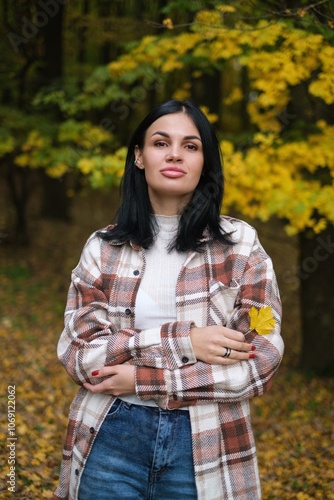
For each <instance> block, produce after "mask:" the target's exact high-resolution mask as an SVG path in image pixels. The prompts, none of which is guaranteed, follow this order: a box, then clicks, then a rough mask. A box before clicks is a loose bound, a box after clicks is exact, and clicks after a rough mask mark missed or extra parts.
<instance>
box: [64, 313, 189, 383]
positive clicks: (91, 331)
mask: <svg viewBox="0 0 334 500" xmlns="http://www.w3.org/2000/svg"><path fill="white" fill-rule="evenodd" d="M97 311H98V313H97ZM191 326H192V323H191V322H190V321H189V322H174V323H167V324H165V325H162V327H158V328H156V329H150V330H138V329H132V328H124V329H120V330H117V328H116V327H115V325H114V324H112V323H110V322H109V321H108V320H107V318H106V314H105V313H104V311H103V307H102V306H100V308H99V309H97V308H96V309H93V308H92V307H89V308H87V311H84V310H83V309H81V310H80V311H75V312H73V311H72V312H71V313H70V314H69V315H68V317H67V320H66V326H65V329H64V331H63V333H62V335H61V337H60V340H59V343H58V356H59V359H60V361H61V363H62V364H63V365H64V367H65V369H66V370H67V372H68V373H69V375H70V376H71V378H73V380H74V381H75V382H76V383H79V384H81V383H82V382H84V381H89V380H90V377H91V372H92V371H94V370H96V369H97V368H101V367H102V366H104V365H106V366H113V365H118V364H122V363H125V362H127V361H129V362H131V363H132V364H134V365H145V366H148V367H157V368H167V369H174V368H178V367H181V366H184V365H185V364H187V363H188V364H189V363H195V362H196V358H195V355H194V353H193V349H192V345H191V341H190V328H191Z"/></svg>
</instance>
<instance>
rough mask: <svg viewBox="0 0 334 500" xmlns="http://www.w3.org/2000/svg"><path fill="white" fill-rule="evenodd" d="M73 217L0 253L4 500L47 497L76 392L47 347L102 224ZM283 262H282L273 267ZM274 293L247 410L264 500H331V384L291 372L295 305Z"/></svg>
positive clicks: (40, 225) (45, 224)
mask: <svg viewBox="0 0 334 500" xmlns="http://www.w3.org/2000/svg"><path fill="white" fill-rule="evenodd" d="M84 205H85V206H86V205H87V204H86V203H84ZM78 210H79V213H80V214H81V218H80V216H79V214H78V216H77V217H76V218H75V220H74V223H72V224H65V223H60V222H50V221H40V220H34V221H33V222H32V227H31V231H32V235H33V241H32V244H31V246H30V247H29V248H25V247H23V248H15V247H13V246H9V245H3V246H2V247H0V253H1V261H0V282H1V287H0V338H1V353H2V373H3V375H2V377H1V378H0V387H1V399H0V404H1V407H0V414H1V420H2V425H1V428H0V442H1V449H0V474H1V478H2V479H1V482H0V497H1V498H3V499H7V498H8V499H10V498H18V499H20V500H25V499H31V500H39V499H44V498H50V496H51V493H52V491H53V490H54V488H55V486H56V483H57V477H58V473H59V465H60V459H61V448H62V443H63V439H64V433H65V429H66V425H67V413H68V407H69V404H70V402H71V399H72V397H73V395H74V393H75V391H76V386H75V384H74V383H73V382H71V381H70V379H69V378H68V377H67V375H66V373H65V371H64V369H63V368H62V367H61V366H60V364H59V362H58V360H57V357H56V344H57V340H58V337H59V334H60V332H61V330H62V324H63V323H62V322H63V309H64V304H65V298H66V293H67V287H68V284H69V275H70V270H71V269H72V267H74V265H75V264H76V262H77V260H78V257H79V253H80V250H81V247H82V245H83V243H84V241H85V239H86V237H87V236H88V235H89V233H90V232H91V230H93V229H96V228H98V227H101V225H103V224H104V223H102V224H101V223H100V220H99V217H97V216H96V214H95V212H94V208H93V209H92V206H91V205H90V208H89V218H88V219H89V224H87V223H86V224H82V223H81V222H82V221H83V220H87V219H85V216H84V217H82V212H81V210H80V209H78ZM96 210H97V209H96ZM78 221H79V222H78ZM80 221H81V222H80ZM105 222H109V221H105ZM271 230H272V231H274V234H275V237H274V238H272V236H273V234H272V233H270V230H269V232H266V231H265V230H264V229H263V227H261V231H262V232H263V236H262V238H261V239H262V241H265V246H267V247H268V246H270V244H271V243H270V242H271V241H272V240H275V247H274V248H272V249H269V253H271V254H272V257H273V259H274V262H275V255H273V253H275V252H276V251H277V264H278V273H277V274H278V278H280V274H281V273H282V272H283V269H281V268H280V267H279V266H280V265H281V264H280V263H281V262H285V264H284V265H285V266H289V265H291V266H292V265H293V262H292V260H291V259H294V258H295V253H294V252H295V249H293V248H292V246H291V245H292V243H291V241H288V242H287V241H286V239H285V238H284V237H283V236H282V239H281V242H280V243H279V241H280V239H279V234H278V233H277V228H276V229H271ZM277 242H278V243H277ZM266 243H267V245H266ZM277 244H279V247H280V248H279V250H278V249H277ZM282 254H283V255H284V254H285V255H286V256H287V258H289V259H290V263H289V262H287V260H284V259H282ZM282 285H283V286H282V288H283V292H282V298H283V303H284V304H285V306H286V307H285V311H286V313H285V322H284V324H283V337H284V339H285V342H286V356H285V360H284V363H283V365H282V367H281V369H280V372H279V374H278V376H277V378H276V380H275V383H274V384H273V387H272V389H271V390H270V391H269V393H268V394H266V395H265V396H263V397H260V398H257V399H255V400H254V401H253V402H252V411H253V427H254V431H255V435H256V439H257V445H258V460H259V466H260V473H261V478H262V487H263V498H264V500H285V499H286V500H288V499H297V500H313V499H321V500H330V499H334V447H333V437H334V435H333V422H334V398H333V395H334V379H321V378H317V377H312V376H311V375H307V374H304V373H301V372H300V371H299V370H298V350H299V348H300V332H299V331H298V328H299V319H298V300H297V298H296V297H297V295H296V290H289V289H288V288H286V287H285V286H284V283H283V284H282ZM10 386H11V387H14V386H15V413H14V416H13V417H14V420H13V423H12V425H11V428H10V430H11V431H13V432H14V436H15V437H16V438H17V439H16V440H15V441H13V440H8V437H9V435H8V422H7V410H8V408H9V405H8V403H9V402H10V407H12V403H13V399H14V398H13V389H8V388H9V387H10ZM8 391H9V392H8ZM9 396H10V397H9ZM12 413H13V412H12ZM14 425H15V427H14ZM8 443H10V444H12V448H10V447H9V446H8ZM13 443H15V446H13ZM13 455H15V493H11V492H10V491H9V490H8V486H9V485H10V483H7V481H9V480H10V476H8V474H10V464H9V463H8V460H9V459H10V458H12V457H13ZM180 500H181V499H180Z"/></svg>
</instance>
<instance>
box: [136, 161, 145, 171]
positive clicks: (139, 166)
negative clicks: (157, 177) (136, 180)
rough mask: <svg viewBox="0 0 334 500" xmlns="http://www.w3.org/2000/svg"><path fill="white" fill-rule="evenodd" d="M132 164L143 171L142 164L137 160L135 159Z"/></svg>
mask: <svg viewBox="0 0 334 500" xmlns="http://www.w3.org/2000/svg"><path fill="white" fill-rule="evenodd" d="M134 164H135V165H136V167H138V168H140V169H141V170H143V169H144V168H145V167H144V165H143V164H142V163H139V161H138V160H137V158H136V159H135V161H134Z"/></svg>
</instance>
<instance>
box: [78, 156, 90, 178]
mask: <svg viewBox="0 0 334 500" xmlns="http://www.w3.org/2000/svg"><path fill="white" fill-rule="evenodd" d="M77 167H78V169H79V170H80V172H81V173H83V174H84V175H87V174H89V173H90V172H91V171H92V170H93V168H94V162H93V160H92V159H91V158H81V159H80V160H79V161H78V163H77Z"/></svg>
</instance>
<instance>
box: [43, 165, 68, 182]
mask: <svg viewBox="0 0 334 500" xmlns="http://www.w3.org/2000/svg"><path fill="white" fill-rule="evenodd" d="M67 172H68V166H67V165H66V163H64V162H59V163H56V164H55V165H52V166H50V167H48V168H46V173H47V174H48V176H49V177H52V178H54V179H60V178H61V177H63V175H64V174H66V173H67Z"/></svg>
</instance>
